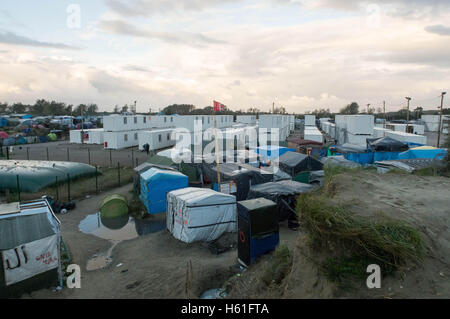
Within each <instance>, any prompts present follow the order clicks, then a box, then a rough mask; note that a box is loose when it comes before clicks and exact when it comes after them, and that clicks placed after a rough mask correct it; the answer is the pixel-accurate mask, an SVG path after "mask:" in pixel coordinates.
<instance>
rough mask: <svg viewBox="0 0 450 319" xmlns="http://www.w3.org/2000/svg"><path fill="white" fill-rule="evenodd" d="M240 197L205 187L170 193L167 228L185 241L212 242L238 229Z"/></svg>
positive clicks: (168, 195)
mask: <svg viewBox="0 0 450 319" xmlns="http://www.w3.org/2000/svg"><path fill="white" fill-rule="evenodd" d="M236 217H237V213H236V197H235V196H233V195H227V194H223V193H219V192H216V191H213V190H211V189H205V188H193V187H188V188H183V189H178V190H175V191H171V192H169V193H168V194H167V212H166V222H167V229H168V230H169V231H170V232H171V233H172V234H173V236H174V237H175V238H177V239H179V240H181V241H183V242H186V243H192V242H196V241H204V242H211V241H213V240H216V239H217V238H219V237H220V236H221V235H222V234H223V233H226V232H235V231H236V230H237V220H236Z"/></svg>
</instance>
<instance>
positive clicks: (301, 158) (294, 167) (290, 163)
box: [279, 152, 323, 176]
mask: <svg viewBox="0 0 450 319" xmlns="http://www.w3.org/2000/svg"><path fill="white" fill-rule="evenodd" d="M279 166H280V169H281V170H283V171H284V172H286V173H288V174H290V175H291V176H295V175H296V174H297V173H299V172H304V171H319V170H322V169H323V164H322V163H321V162H320V161H319V160H317V159H315V158H314V157H311V156H308V155H305V154H300V153H295V152H287V153H285V154H283V155H282V156H281V157H280V161H279Z"/></svg>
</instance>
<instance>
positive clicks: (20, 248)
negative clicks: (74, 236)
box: [0, 199, 62, 296]
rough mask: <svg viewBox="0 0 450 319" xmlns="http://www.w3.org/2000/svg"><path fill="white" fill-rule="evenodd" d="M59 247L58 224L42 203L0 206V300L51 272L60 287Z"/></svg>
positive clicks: (37, 201)
mask: <svg viewBox="0 0 450 319" xmlns="http://www.w3.org/2000/svg"><path fill="white" fill-rule="evenodd" d="M59 246H60V222H59V220H58V219H57V218H56V216H55V215H54V213H53V211H52V209H51V207H50V205H49V203H48V202H47V200H46V199H41V200H35V201H30V202H25V203H20V204H19V203H14V204H7V205H0V256H1V264H0V269H2V271H1V272H2V273H1V274H0V296H3V295H4V294H7V292H8V290H7V287H8V286H10V285H13V284H16V283H19V282H22V281H25V280H26V279H29V278H32V277H35V276H38V275H40V274H43V273H46V272H48V271H50V270H54V269H56V270H57V273H58V276H59V281H60V284H61V283H62V282H61V280H62V277H61V263H60V251H59Z"/></svg>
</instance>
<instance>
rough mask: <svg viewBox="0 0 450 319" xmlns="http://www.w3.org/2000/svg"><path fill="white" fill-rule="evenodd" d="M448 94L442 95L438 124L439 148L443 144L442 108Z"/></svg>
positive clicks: (443, 93)
mask: <svg viewBox="0 0 450 319" xmlns="http://www.w3.org/2000/svg"><path fill="white" fill-rule="evenodd" d="M445 94H447V92H442V94H441V110H440V112H439V124H438V139H437V147H438V148H439V146H440V142H441V123H442V107H443V106H444V95H445Z"/></svg>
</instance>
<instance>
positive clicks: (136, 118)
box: [134, 116, 137, 124]
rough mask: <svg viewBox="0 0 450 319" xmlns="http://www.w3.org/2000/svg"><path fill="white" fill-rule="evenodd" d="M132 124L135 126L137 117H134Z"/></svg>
mask: <svg viewBox="0 0 450 319" xmlns="http://www.w3.org/2000/svg"><path fill="white" fill-rule="evenodd" d="M134 124H137V117H136V116H135V117H134Z"/></svg>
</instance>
